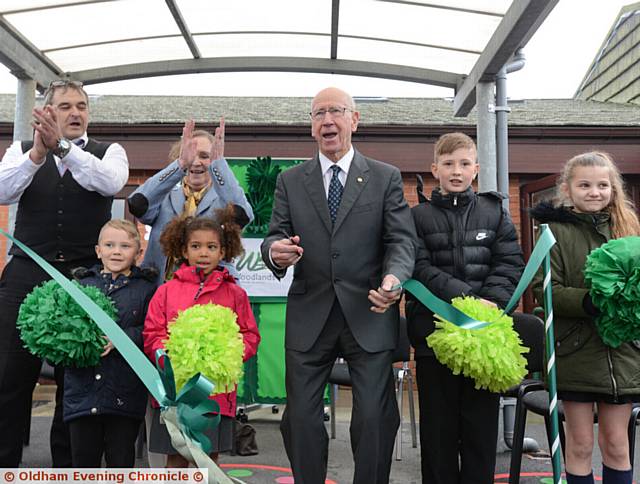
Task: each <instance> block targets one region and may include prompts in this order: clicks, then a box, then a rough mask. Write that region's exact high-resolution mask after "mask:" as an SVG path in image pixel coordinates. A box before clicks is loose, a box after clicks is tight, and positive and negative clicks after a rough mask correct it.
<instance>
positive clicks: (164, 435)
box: [149, 408, 233, 455]
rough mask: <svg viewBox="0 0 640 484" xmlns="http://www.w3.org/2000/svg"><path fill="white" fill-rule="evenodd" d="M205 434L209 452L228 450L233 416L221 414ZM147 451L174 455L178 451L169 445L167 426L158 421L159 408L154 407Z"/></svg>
mask: <svg viewBox="0 0 640 484" xmlns="http://www.w3.org/2000/svg"><path fill="white" fill-rule="evenodd" d="M205 435H206V436H207V437H209V439H210V440H211V452H228V451H230V450H231V449H232V448H233V418H232V417H227V416H224V415H222V416H221V418H220V423H219V424H218V426H217V427H215V428H214V429H211V430H207V432H205ZM149 451H150V452H156V453H158V454H168V455H174V454H177V453H178V451H177V450H176V449H174V448H173V446H172V445H171V437H170V436H169V432H168V431H167V426H166V425H165V424H164V423H163V422H160V409H159V408H154V409H153V415H152V420H151V430H150V432H149Z"/></svg>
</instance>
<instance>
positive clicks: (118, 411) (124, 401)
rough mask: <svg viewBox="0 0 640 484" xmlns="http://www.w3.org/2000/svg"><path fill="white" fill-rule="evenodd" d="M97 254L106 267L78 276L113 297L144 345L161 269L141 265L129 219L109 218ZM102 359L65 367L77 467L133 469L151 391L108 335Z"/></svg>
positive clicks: (122, 321) (123, 323) (121, 318)
mask: <svg viewBox="0 0 640 484" xmlns="http://www.w3.org/2000/svg"><path fill="white" fill-rule="evenodd" d="M96 253H97V254H98V258H99V259H100V260H101V262H102V265H97V266H94V267H92V268H91V269H85V268H79V269H76V270H74V271H73V275H74V277H75V278H76V279H77V280H78V281H79V282H80V284H82V285H85V286H95V287H97V288H98V289H100V290H101V291H102V292H103V293H104V294H106V295H107V296H109V297H110V298H111V299H112V300H113V301H114V303H115V305H116V308H117V310H118V319H117V323H118V325H119V326H120V327H121V328H122V329H123V330H124V332H125V333H126V334H127V335H128V336H129V337H130V338H131V339H132V340H133V341H134V342H135V343H136V345H137V346H139V347H140V348H141V349H142V328H143V326H144V319H145V315H146V312H147V306H148V305H149V301H150V300H151V297H152V296H153V293H154V292H155V290H156V285H155V279H156V277H157V275H158V274H157V271H156V270H155V269H139V268H138V267H136V266H135V265H134V264H135V260H136V258H137V257H138V256H139V255H140V253H141V249H140V236H139V235H138V230H137V228H136V226H135V225H134V224H133V223H131V222H129V221H127V220H111V221H109V222H107V223H106V224H105V225H104V227H102V230H101V231H100V235H99V238H98V245H97V246H96ZM101 356H102V358H101V360H100V363H99V364H98V365H97V366H95V367H92V368H71V367H68V368H66V369H65V375H64V397H63V406H64V421H65V422H66V423H67V424H68V426H69V433H70V435H71V460H72V465H73V467H101V465H102V456H103V454H104V457H105V461H106V464H107V467H133V466H134V463H135V441H136V437H137V436H138V430H139V429H140V424H141V423H142V420H143V418H144V414H145V411H146V405H147V389H146V388H145V386H144V385H143V384H142V382H141V381H140V379H139V378H138V376H137V375H136V374H135V373H134V372H133V370H132V369H131V368H130V367H129V365H128V363H127V362H126V361H125V359H124V358H123V357H122V355H121V354H120V353H119V352H118V350H116V349H115V348H114V347H113V344H112V343H111V342H110V341H109V340H108V339H106V337H105V346H104V352H103V353H102V355H101Z"/></svg>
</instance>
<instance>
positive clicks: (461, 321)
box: [402, 230, 556, 329]
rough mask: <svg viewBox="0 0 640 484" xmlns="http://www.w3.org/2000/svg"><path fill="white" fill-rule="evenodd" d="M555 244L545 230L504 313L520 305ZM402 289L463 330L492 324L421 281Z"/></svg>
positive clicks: (404, 284)
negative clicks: (464, 309)
mask: <svg viewBox="0 0 640 484" xmlns="http://www.w3.org/2000/svg"><path fill="white" fill-rule="evenodd" d="M555 243H556V239H555V237H554V236H553V234H552V233H551V230H545V231H543V232H542V234H540V238H539V239H538V242H537V243H536V245H535V247H534V249H533V252H532V253H531V256H530V257H529V262H527V265H526V266H525V268H524V272H523V274H522V277H521V278H520V282H518V285H517V286H516V289H515V291H514V293H513V295H512V296H511V299H510V300H509V302H508V303H507V305H506V307H505V308H504V311H503V312H504V313H508V312H509V311H511V309H513V308H514V307H515V306H516V305H517V304H518V301H519V300H520V297H521V296H522V294H523V293H524V291H525V290H526V289H527V286H529V284H530V283H531V281H532V279H533V277H534V276H535V275H536V272H538V269H539V268H540V266H541V265H542V262H543V261H544V258H545V256H546V255H547V254H548V253H549V251H550V250H551V247H553V246H554V245H555ZM402 287H403V288H404V289H405V290H407V291H408V292H410V293H411V294H413V296H414V297H415V298H416V299H417V300H418V301H420V302H421V303H422V304H423V305H424V306H425V307H427V308H429V310H430V311H431V312H433V313H434V314H439V315H440V316H441V317H442V318H443V319H445V320H447V321H450V322H451V323H453V324H455V325H456V326H459V327H461V328H463V329H480V328H484V327H485V326H487V325H489V324H490V323H489V322H486V321H477V320H475V319H473V318H471V317H469V316H467V315H466V314H464V313H463V312H462V311H460V310H459V309H456V308H454V307H453V306H452V305H451V304H449V303H447V302H445V301H443V300H442V299H440V298H439V297H438V296H436V295H435V294H433V293H432V292H431V291H430V290H429V289H427V288H426V287H425V286H424V284H422V283H421V282H420V281H417V280H415V279H409V280H407V281H405V282H404V283H403V284H402Z"/></svg>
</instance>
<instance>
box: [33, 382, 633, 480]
mask: <svg viewBox="0 0 640 484" xmlns="http://www.w3.org/2000/svg"><path fill="white" fill-rule="evenodd" d="M54 388H55V387H53V386H50V385H42V386H39V387H37V388H36V391H35V393H34V400H33V416H32V424H31V442H30V445H29V446H27V447H25V451H24V456H23V462H22V465H21V466H22V467H49V466H50V464H51V462H50V454H49V444H48V442H49V440H48V435H49V427H50V425H51V416H52V415H53V403H52V396H53V392H54ZM405 396H406V393H405ZM416 398H417V395H416ZM406 400H407V399H406V398H405V405H404V406H405V409H404V424H403V428H402V430H403V432H402V440H403V446H402V460H395V459H394V462H393V465H392V470H391V480H390V482H391V483H393V484H413V483H420V482H421V478H420V454H419V448H412V445H411V432H410V424H409V412H408V406H407V401H406ZM350 406H351V392H350V391H349V390H348V389H342V390H340V392H339V400H338V407H337V415H336V423H337V426H336V439H335V440H330V444H329V470H328V476H327V483H332V484H334V483H335V484H347V483H350V482H351V481H352V477H353V463H352V458H351V449H350V443H349V418H350ZM277 408H278V410H279V411H278V413H273V412H272V407H271V406H270V405H265V406H262V407H261V408H259V409H256V410H252V411H250V412H249V414H248V415H249V423H251V425H253V426H254V427H255V429H256V434H257V441H258V448H259V454H258V455H255V456H248V457H243V456H238V455H236V456H231V455H222V456H221V458H220V464H221V467H222V468H223V469H224V470H225V471H226V472H228V473H229V475H230V476H232V477H233V480H234V482H237V483H238V484H243V483H246V484H258V483H259V484H266V483H270V484H272V483H276V484H293V479H292V477H291V472H290V468H289V462H288V460H287V457H286V454H285V452H284V447H283V445H282V439H281V437H280V431H279V422H280V418H281V415H282V409H283V407H282V406H279V407H277ZM416 409H417V402H416ZM500 420H502V416H501V419H500ZM327 432H329V423H328V422H327ZM502 435H503V432H502V421H501V422H500V439H499V441H498V447H497V464H496V476H495V481H494V482H495V483H496V484H497V483H506V482H508V474H509V459H510V457H511V453H510V451H509V449H508V448H507V446H506V445H505V443H504V440H503V438H502ZM527 436H528V437H532V438H534V439H535V440H536V441H537V442H538V443H539V444H540V446H541V447H542V448H543V450H545V449H548V446H547V444H546V437H545V432H544V423H543V420H542V419H541V418H540V417H537V416H531V415H530V417H529V420H528V422H527ZM596 454H597V455H595V456H594V462H595V463H596V464H595V465H596V468H595V475H596V481H598V480H599V476H600V475H601V469H600V456H599V454H598V453H597V450H596ZM637 454H638V452H636V457H635V466H634V469H635V472H634V478H635V479H636V480H637V479H638V477H639V474H640V472H639V469H640V457H638V455H637ZM137 465H138V466H140V467H148V461H147V458H146V455H144V456H143V457H142V458H140V459H139V460H138V462H137ZM550 477H551V461H550V459H549V458H548V457H546V456H544V455H539V456H527V455H525V456H523V460H522V477H521V481H520V482H522V483H524V484H532V483H549V484H551V483H552V479H551V478H550Z"/></svg>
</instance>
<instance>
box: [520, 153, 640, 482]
mask: <svg viewBox="0 0 640 484" xmlns="http://www.w3.org/2000/svg"><path fill="white" fill-rule="evenodd" d="M532 215H533V216H534V218H536V219H537V220H538V221H539V222H541V223H548V224H549V227H550V229H551V231H552V232H553V235H554V236H555V238H556V240H557V244H556V245H555V246H554V247H553V249H552V250H551V280H552V285H553V311H554V316H555V319H554V323H555V338H556V365H557V379H558V398H559V399H560V400H562V402H563V405H564V413H565V432H566V437H567V438H566V449H565V468H566V474H567V483H568V484H582V483H590V484H591V483H593V482H594V481H593V473H592V470H591V456H592V452H593V443H594V442H593V440H594V438H593V437H594V433H593V410H594V404H595V405H597V408H598V422H599V425H598V445H599V447H600V452H601V454H602V461H603V464H602V468H603V470H602V476H603V482H604V483H606V484H614V483H625V484H627V483H628V484H630V483H631V482H632V472H631V463H630V459H629V445H628V439H627V423H628V421H629V416H630V413H631V404H632V403H633V402H640V349H639V348H638V347H637V346H636V345H635V344H634V343H632V342H629V343H623V344H622V345H620V346H619V347H618V348H615V349H614V348H611V347H609V346H606V345H605V344H604V343H603V342H602V339H601V338H600V335H599V334H598V332H597V331H596V327H595V325H594V317H596V316H598V314H599V311H598V309H597V308H596V307H595V306H594V305H593V302H592V301H591V296H590V295H589V289H588V287H587V285H586V283H585V280H584V272H583V270H584V266H585V261H586V258H587V256H588V255H589V253H590V252H591V251H592V250H593V249H595V248H597V247H599V246H600V245H602V244H604V243H605V242H607V241H608V240H609V239H611V238H619V237H625V236H629V235H640V223H639V222H638V217H637V215H636V213H635V211H634V209H633V206H632V204H631V202H630V201H629V200H628V199H627V197H626V195H625V192H624V188H623V183H622V177H621V176H620V172H619V171H618V169H617V168H616V166H615V164H614V162H613V160H612V159H611V158H610V157H609V155H607V154H606V153H601V152H590V153H584V154H581V155H578V156H575V157H574V158H571V159H570V160H569V161H568V162H567V163H566V164H565V166H564V170H563V172H562V174H561V176H560V179H559V182H558V190H557V197H556V199H555V200H554V203H549V202H546V203H542V204H540V205H538V206H537V207H536V208H535V209H534V210H533V212H532ZM534 294H535V296H536V298H537V299H538V301H542V300H543V297H542V279H541V277H538V278H536V280H535V281H534Z"/></svg>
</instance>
